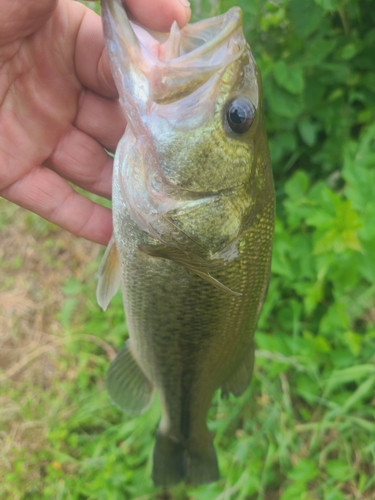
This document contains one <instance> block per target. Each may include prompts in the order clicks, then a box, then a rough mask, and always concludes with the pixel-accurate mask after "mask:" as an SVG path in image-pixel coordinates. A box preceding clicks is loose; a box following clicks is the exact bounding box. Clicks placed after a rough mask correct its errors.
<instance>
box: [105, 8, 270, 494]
mask: <svg viewBox="0 0 375 500" xmlns="http://www.w3.org/2000/svg"><path fill="white" fill-rule="evenodd" d="M102 18H103V26H104V33H105V39H106V47H107V52H108V55H109V59H110V63H111V69H112V73H113V75H114V78H115V81H116V85H117V88H118V91H119V94H120V102H121V105H122V108H123V111H124V113H125V115H126V118H127V121H128V127H127V130H126V132H125V134H124V136H123V138H122V139H121V141H120V143H119V145H118V148H117V152H116V157H115V165H114V175H113V217H114V236H113V239H112V240H111V242H110V244H109V246H108V248H107V251H106V253H105V255H104V258H103V262H102V264H101V267H100V269H99V283H98V290H97V298H98V302H99V304H100V305H101V307H103V309H106V307H107V306H108V303H109V301H110V299H111V297H112V296H113V294H114V293H115V292H116V290H117V288H118V287H119V285H120V284H121V285H122V290H123V299H124V308H125V313H126V319H127V324H128V329H129V337H130V338H129V340H128V342H127V344H126V345H125V347H124V349H122V350H121V351H120V352H119V354H118V355H117V357H116V358H115V360H114V361H113V362H112V364H111V366H110V368H109V370H108V374H107V380H106V383H107V389H108V392H109V395H110V397H111V399H112V401H113V402H114V403H115V404H116V405H117V406H118V407H119V408H121V409H122V410H123V411H125V412H127V413H129V414H133V415H136V414H139V413H142V412H143V411H145V409H146V408H147V407H148V405H149V404H150V402H151V399H152V393H153V390H154V389H155V390H156V391H157V392H158V394H159V396H160V400H161V404H162V417H161V422H160V425H159V428H158V431H157V436H156V444H155V448H154V465H153V473H152V477H153V480H154V483H155V485H157V486H163V487H168V486H170V485H173V484H176V483H178V482H180V481H185V482H187V483H190V484H201V483H208V482H211V481H215V480H217V479H218V478H219V471H218V464H217V458H216V453H215V450H214V446H213V442H212V436H211V434H210V432H209V431H208V428H207V424H206V418H207V413H208V410H209V407H210V403H211V400H212V397H213V394H214V392H215V391H216V390H217V389H218V388H221V392H222V395H223V396H228V395H229V394H230V393H232V394H234V395H235V396H239V395H240V394H242V393H243V391H244V390H245V389H246V387H247V386H248V384H249V382H250V379H251V375H252V370H253V361H254V340H253V336H254V330H255V326H256V323H257V319H258V317H259V313H260V310H261V308H262V305H263V302H264V299H265V296H266V292H267V286H268V281H269V275H270V261H271V251H272V239H273V226H274V189H273V181H272V172H271V164H270V157H269V151H268V145H267V138H266V133H265V128H264V123H263V112H262V99H261V84H260V78H259V74H258V70H257V67H256V64H255V61H254V59H253V56H252V54H251V51H250V48H249V46H248V44H247V43H246V40H245V39H244V35H243V31H242V13H241V10H240V9H239V8H237V7H234V8H232V9H231V10H229V11H228V12H227V13H226V14H223V15H222V16H218V17H215V18H212V19H208V20H204V21H201V22H198V23H195V24H191V25H187V26H186V27H184V28H183V29H179V27H178V26H177V24H176V23H174V24H173V25H172V28H171V31H170V33H169V34H168V33H167V34H164V33H155V32H147V31H146V30H144V29H143V28H142V27H140V26H137V25H133V24H132V23H130V22H129V20H128V18H127V16H126V13H125V10H124V8H123V6H122V4H121V1H120V0H102Z"/></svg>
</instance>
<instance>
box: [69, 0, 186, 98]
mask: <svg viewBox="0 0 375 500" xmlns="http://www.w3.org/2000/svg"><path fill="white" fill-rule="evenodd" d="M75 3H76V4H77V8H78V6H79V7H82V6H81V5H79V4H78V2H75ZM125 3H126V5H127V6H128V8H129V11H130V12H131V14H132V16H133V17H134V18H135V19H136V20H137V21H138V22H140V23H141V24H143V25H144V26H145V27H147V28H151V29H154V30H159V31H168V30H169V29H170V27H171V25H172V22H173V21H174V20H177V22H178V24H179V26H180V27H182V26H184V25H185V24H186V23H187V22H188V20H189V18H190V14H191V11H190V8H189V7H187V4H188V2H187V0H159V1H155V0H127V1H126V2H125ZM88 51H89V52H90V54H89V57H88ZM75 68H76V73H77V76H78V78H79V79H80V81H81V83H82V84H83V85H84V86H85V87H87V88H89V89H90V90H92V91H93V92H96V93H99V94H101V95H103V96H105V97H110V98H115V97H117V90H116V86H115V83H114V81H113V78H112V74H111V70H110V67H109V61H108V58H107V55H106V52H105V50H104V39H103V32H102V25H101V19H100V17H99V16H98V15H97V14H95V13H94V12H93V11H91V10H89V9H87V10H86V12H85V15H84V16H83V18H82V22H81V25H80V29H79V31H78V35H77V42H76V52H75Z"/></svg>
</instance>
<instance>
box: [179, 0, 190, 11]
mask: <svg viewBox="0 0 375 500" xmlns="http://www.w3.org/2000/svg"><path fill="white" fill-rule="evenodd" d="M178 1H179V2H180V4H181V5H183V6H184V7H186V8H187V9H190V2H189V0H178Z"/></svg>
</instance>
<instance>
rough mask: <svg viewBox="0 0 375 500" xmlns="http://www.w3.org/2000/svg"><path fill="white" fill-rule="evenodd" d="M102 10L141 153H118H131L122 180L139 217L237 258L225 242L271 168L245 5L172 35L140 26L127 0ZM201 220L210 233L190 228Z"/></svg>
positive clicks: (172, 237) (110, 0) (106, 0)
mask: <svg viewBox="0 0 375 500" xmlns="http://www.w3.org/2000/svg"><path fill="white" fill-rule="evenodd" d="M102 11H103V14H102V15H103V25H104V32H105V38H106V44H107V51H108V53H109V58H110V62H111V68H112V72H113V75H114V78H115V82H116V85H117V88H118V91H119V94H120V101H121V105H122V107H123V109H124V112H125V115H126V118H127V120H128V124H129V127H130V132H131V135H132V139H131V140H130V139H129V142H131V141H133V142H132V144H133V146H132V147H133V148H134V149H136V150H137V153H136V154H135V155H133V156H132V155H130V156H129V154H128V153H127V152H126V147H125V148H121V147H120V148H119V150H118V152H117V155H118V162H119V163H121V161H122V159H124V157H125V156H127V160H126V161H125V160H124V162H123V166H122V167H120V170H119V172H120V177H121V179H120V183H121V185H122V186H123V189H122V193H123V197H124V199H125V202H126V204H127V206H128V208H129V210H130V212H131V214H132V216H133V219H134V220H135V221H136V222H137V223H138V224H139V225H140V226H141V228H142V229H144V230H146V231H148V232H149V233H150V234H152V235H153V236H155V237H156V238H157V239H159V240H160V241H162V242H163V243H167V244H171V245H177V246H181V245H183V243H181V241H182V240H184V236H182V235H188V236H187V238H188V239H189V241H190V243H191V241H194V244H196V245H195V246H196V248H195V249H194V251H197V252H199V249H198V247H199V248H201V249H202V248H203V253H206V254H207V252H208V253H209V254H210V255H211V256H212V255H218V252H219V253H220V252H224V254H225V255H227V254H232V255H234V254H235V252H234V253H233V252H228V250H225V249H228V245H229V246H230V244H231V242H233V241H236V240H238V236H239V234H240V232H241V230H242V229H243V228H244V225H246V221H248V220H249V218H251V211H252V208H253V207H254V205H255V204H256V197H257V193H258V191H259V189H261V187H262V184H264V182H265V181H264V179H263V177H264V176H263V171H265V170H267V169H268V170H269V167H270V165H269V153H268V147H267V141H266V136H265V131H264V125H263V118H262V109H261V103H262V99H261V84H260V77H259V72H258V70H257V66H256V63H255V61H254V58H253V56H252V53H251V50H250V47H249V45H248V44H247V42H246V39H245V37H244V34H243V29H242V11H241V9H240V8H239V7H233V8H232V9H230V10H229V11H228V12H227V13H225V14H223V15H221V16H217V17H214V18H212V19H207V20H203V21H200V22H197V23H194V24H189V25H187V26H185V27H183V28H182V29H180V28H179V27H178V25H177V23H176V22H174V23H173V25H172V27H171V30H170V33H158V32H154V31H150V30H146V29H144V28H143V27H141V26H138V25H136V24H134V23H131V22H130V21H129V20H128V18H127V15H126V11H125V9H124V7H123V5H122V3H121V1H120V0H102ZM128 134H129V132H128ZM121 151H123V152H121ZM122 157H123V158H122ZM130 157H132V158H134V160H133V161H132V160H129V158H130ZM262 179H263V180H262ZM223 216H228V217H229V220H230V222H229V223H228V224H227V225H226V226H228V227H225V228H224V229H223V230H222V231H221V232H220V231H219V233H220V235H219V236H218V237H217V238H216V239H215V238H213V240H215V242H213V240H212V238H211V237H210V242H207V241H205V238H204V236H203V233H205V234H207V233H212V229H211V228H212V226H214V227H216V228H217V226H218V225H221V223H222V218H223ZM228 217H227V218H228ZM192 219H194V221H195V224H196V225H199V226H200V227H201V232H202V235H201V236H200V235H199V234H198V232H199V231H198V230H197V229H194V228H192V227H190V228H189V227H187V225H188V226H189V225H191V220H192ZM172 226H173V228H174V229H173V231H172V232H171V231H170V229H171V227H172ZM176 228H177V229H176ZM168 231H169V233H170V234H169V233H168ZM192 233H194V235H193V236H192ZM222 233H223V234H222ZM178 237H180V240H179V241H178ZM198 240H199V241H198ZM185 243H186V242H185ZM194 244H193V246H194ZM208 246H209V247H210V248H208ZM232 247H233V245H232Z"/></svg>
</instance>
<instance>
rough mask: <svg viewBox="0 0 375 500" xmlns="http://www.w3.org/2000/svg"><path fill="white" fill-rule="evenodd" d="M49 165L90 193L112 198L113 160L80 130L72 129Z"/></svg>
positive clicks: (51, 157)
mask: <svg viewBox="0 0 375 500" xmlns="http://www.w3.org/2000/svg"><path fill="white" fill-rule="evenodd" d="M45 163H46V165H47V166H48V167H50V168H52V169H53V170H54V171H55V172H56V173H58V174H59V175H61V176H62V177H64V178H65V179H67V180H69V181H71V182H73V183H74V184H75V185H77V186H79V187H81V188H83V189H85V190H86V191H90V193H94V194H98V195H99V196H103V197H105V198H108V199H109V198H111V191H112V168H113V159H112V158H111V156H109V155H108V154H107V153H106V152H105V151H104V149H103V148H102V147H101V145H100V144H99V143H98V142H97V141H96V140H95V139H93V138H92V137H90V136H88V135H87V134H85V133H83V132H81V131H80V130H77V129H75V128H74V127H72V128H71V130H70V131H69V132H68V133H67V134H66V135H64V137H63V138H62V139H61V140H60V141H59V143H58V144H57V147H56V148H55V150H54V152H53V153H52V155H51V156H50V157H49V158H48V160H47V161H46V162H45Z"/></svg>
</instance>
